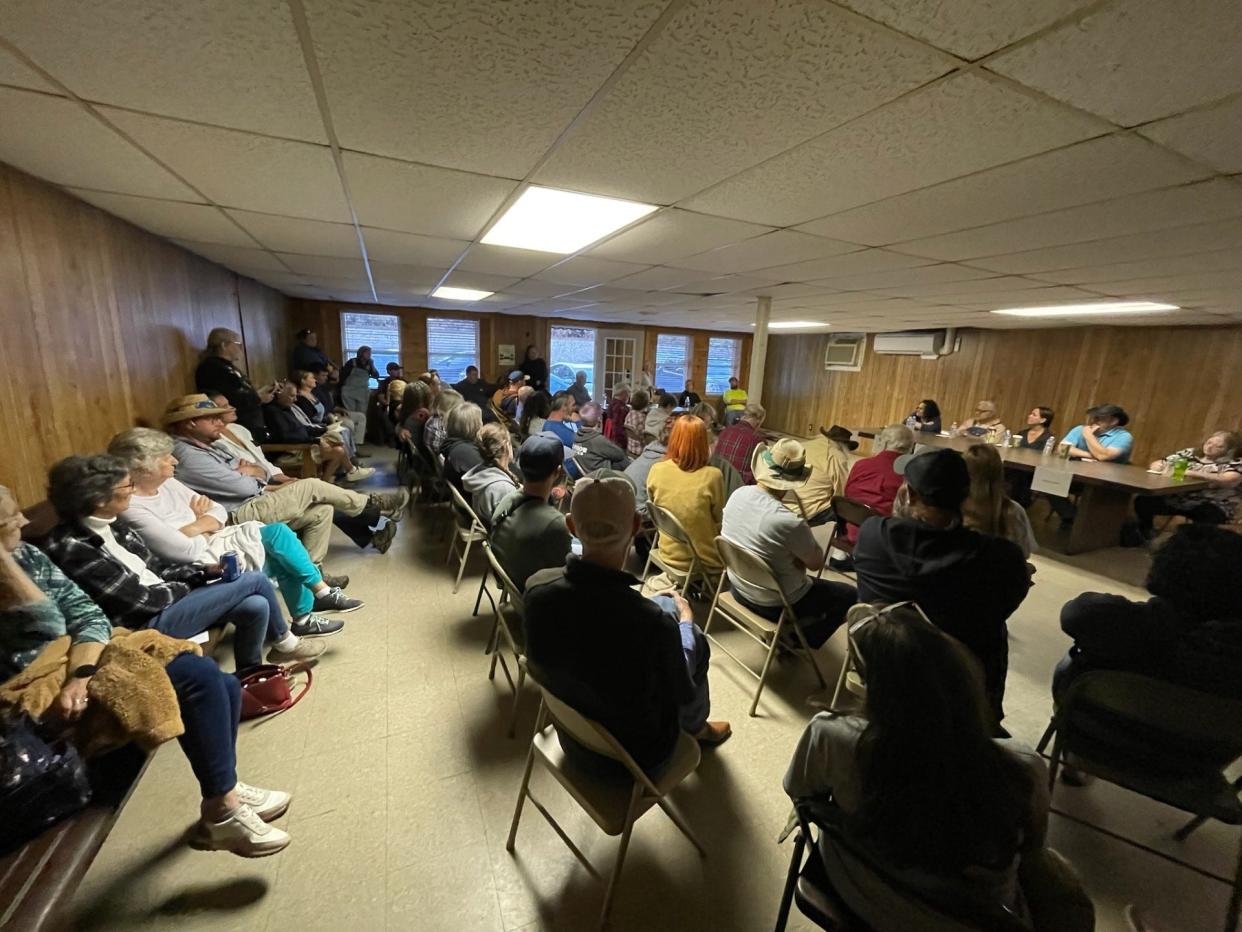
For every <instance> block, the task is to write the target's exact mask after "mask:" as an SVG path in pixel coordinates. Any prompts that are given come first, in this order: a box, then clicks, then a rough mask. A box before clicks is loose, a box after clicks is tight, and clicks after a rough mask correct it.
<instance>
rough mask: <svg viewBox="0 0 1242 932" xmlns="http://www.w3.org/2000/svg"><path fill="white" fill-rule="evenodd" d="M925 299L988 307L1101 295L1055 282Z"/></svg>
mask: <svg viewBox="0 0 1242 932" xmlns="http://www.w3.org/2000/svg"><path fill="white" fill-rule="evenodd" d="M927 300H928V301H935V302H936V303H937V304H947V305H951V306H954V307H964V308H970V309H972V310H985V311H990V310H993V309H995V308H998V307H1041V306H1043V305H1045V304H1072V303H1074V302H1083V301H1099V300H1100V295H1098V294H1095V293H1093V292H1090V291H1084V290H1083V289H1081V288H1070V287H1068V286H1062V285H1058V286H1053V287H1044V288H1022V289H1018V290H1016V291H1014V290H1008V291H997V292H972V293H967V294H943V295H936V296H935V297H934V298H928V299H927Z"/></svg>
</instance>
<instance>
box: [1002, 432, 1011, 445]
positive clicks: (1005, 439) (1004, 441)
mask: <svg viewBox="0 0 1242 932" xmlns="http://www.w3.org/2000/svg"><path fill="white" fill-rule="evenodd" d="M1012 436H1013V434H1011V433H1010V432H1009V431H1008V429H1006V430H1005V432H1004V433H1003V434H1001V436H1000V446H1002V447H1007V446H1009V438H1010V437H1012Z"/></svg>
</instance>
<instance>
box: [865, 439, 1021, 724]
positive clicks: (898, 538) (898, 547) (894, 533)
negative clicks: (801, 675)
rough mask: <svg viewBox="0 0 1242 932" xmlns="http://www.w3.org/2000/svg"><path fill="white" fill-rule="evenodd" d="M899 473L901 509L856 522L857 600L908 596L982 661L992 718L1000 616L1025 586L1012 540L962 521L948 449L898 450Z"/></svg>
mask: <svg viewBox="0 0 1242 932" xmlns="http://www.w3.org/2000/svg"><path fill="white" fill-rule="evenodd" d="M893 470H894V471H895V472H896V473H898V474H899V475H901V476H904V477H905V484H904V488H905V491H906V495H907V502H908V504H907V505H906V506H904V509H905V511H906V514H904V515H894V516H892V517H888V518H871V519H870V520H868V521H865V522H863V524H862V527H860V528H859V531H858V543H857V544H855V545H854V568H855V570H856V571H857V573H858V600H859V601H860V602H869V603H876V602H880V603H892V602H904V601H906V600H915V601H917V602H918V603H919V605H920V606H921V607H922V609H923V611H925V612H926V613H927V617H928V618H930V619H931V620H932V622H933V623H934V624H936V625H937V626H938V627H940V628H941V629H943V630H944V631H945V632H947V633H948V634H951V635H952V636H953V637H955V638H957V639H958V640H959V641H961V642H962V643H963V644H965V645H966V646H967V647H968V648H970V650H971V651H972V652H973V653H974V655H975V656H976V657H978V658H979V661H980V663H982V664H983V675H984V684H985V687H986V689H987V695H988V700H989V702H990V703H991V705H992V710H993V713H994V715H995V718H996V723H997V725H998V726H999V723H1000V721H1001V719H1002V718H1004V714H1005V713H1004V709H1003V708H1002V700H1003V699H1004V695H1005V676H1006V674H1007V672H1008V669H1009V629H1008V627H1007V626H1006V622H1007V621H1008V619H1009V616H1010V615H1012V614H1013V613H1014V611H1016V610H1017V608H1018V606H1019V605H1021V604H1022V600H1023V599H1025V598H1026V594H1027V592H1029V591H1030V575H1029V573H1028V572H1027V567H1026V560H1025V558H1024V557H1023V556H1022V551H1021V550H1020V549H1019V547H1018V545H1017V544H1015V543H1013V542H1012V541H1009V540H1005V539H1004V538H1002V537H992V536H990V535H988V534H980V533H979V532H978V531H973V530H971V529H970V528H967V527H964V526H963V525H962V502H964V501H965V500H966V496H967V494H969V492H970V473H969V471H968V470H967V468H966V461H965V460H964V459H963V458H962V455H961V454H960V453H958V452H957V451H956V450H929V451H928V452H926V453H920V454H918V455H912V454H906V455H904V456H899V457H897V459H896V460H895V461H894V462H893Z"/></svg>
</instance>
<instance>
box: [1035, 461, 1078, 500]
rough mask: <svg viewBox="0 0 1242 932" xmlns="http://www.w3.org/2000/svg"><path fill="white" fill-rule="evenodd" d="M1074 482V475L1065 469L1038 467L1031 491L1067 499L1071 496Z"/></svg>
mask: <svg viewBox="0 0 1242 932" xmlns="http://www.w3.org/2000/svg"><path fill="white" fill-rule="evenodd" d="M1073 480H1074V473H1073V472H1071V471H1070V470H1068V469H1065V468H1064V467H1061V468H1057V467H1056V466H1036V467H1035V475H1034V476H1033V477H1032V478H1031V491H1032V492H1043V493H1044V494H1045V495H1056V496H1058V497H1060V498H1065V496H1067V495H1069V489H1070V483H1071V482H1072V481H1073Z"/></svg>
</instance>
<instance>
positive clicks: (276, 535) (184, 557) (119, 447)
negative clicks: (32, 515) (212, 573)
mask: <svg viewBox="0 0 1242 932" xmlns="http://www.w3.org/2000/svg"><path fill="white" fill-rule="evenodd" d="M108 452H109V453H111V454H112V455H113V456H117V457H120V458H121V459H122V460H124V461H125V463H126V465H127V466H128V467H129V470H130V476H131V477H132V479H133V482H134V494H133V497H132V498H131V499H130V505H129V509H128V510H127V511H126V512H125V515H124V518H125V521H126V522H127V523H129V524H130V525H132V526H133V528H134V529H135V530H136V531H137V532H138V533H139V534H140V535H142V539H143V540H144V541H145V542H146V544H147V546H148V547H149V548H150V549H151V552H152V553H153V554H154V555H155V556H157V557H159V558H160V559H162V560H167V561H170V562H175V563H216V562H218V561H219V559H220V557H221V556H222V555H223V554H224V553H226V552H228V551H230V550H231V551H234V552H236V553H237V557H238V562H239V564H240V568H241V569H242V570H264V571H265V572H267V574H268V575H269V576H271V577H272V578H273V579H275V580H276V582H277V584H278V586H279V587H280V594H281V597H282V598H283V599H284V600H285V603H286V604H287V605H288V607H289V613H290V614H291V615H292V616H293V628H294V631H295V633H298V634H301V633H303V631H304V629H307V628H309V627H314V626H319V627H332V626H335V627H336V628H337V629H338V630H339V627H340V623H339V622H329V621H327V620H326V619H318V618H316V617H315V615H314V614H312V613H314V612H352V611H353V610H354V609H357V608H361V607H362V604H363V603H362V600H361V599H351V598H349V597H348V596H346V595H345V594H344V593H343V592H341V590H340V589H339V588H338V589H333V588H330V587H329V586H328V585H327V583H325V582H324V581H323V577H322V576H321V575H320V572H319V570H318V568H316V566H315V564H314V562H313V561H312V560H311V558H310V555H309V554H307V552H306V548H305V547H303V546H302V542H301V541H299V540H298V538H297V535H296V534H294V533H293V531H291V530H290V529H289V526H288V525H286V524H260V523H259V522H258V521H244V522H242V523H240V524H232V525H230V524H228V523H227V522H228V514H227V513H226V512H225V510H224V507H223V506H221V505H219V504H217V503H216V502H213V501H212V500H211V499H209V498H207V497H206V496H204V495H198V494H196V493H195V492H194V491H192V490H191V489H190V488H189V487H187V486H185V485H183V484H182V483H181V482H179V481H178V480H176V479H174V478H173V468H174V467H175V466H176V465H177V460H176V458H175V457H174V456H173V442H172V438H171V437H169V436H168V435H167V434H165V433H161V432H160V431H158V430H151V429H150V428H146V427H135V428H132V429H130V430H127V431H124V432H122V433H120V434H117V435H116V436H115V437H113V438H112V442H111V443H109V444H108ZM325 633H326V632H325Z"/></svg>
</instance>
